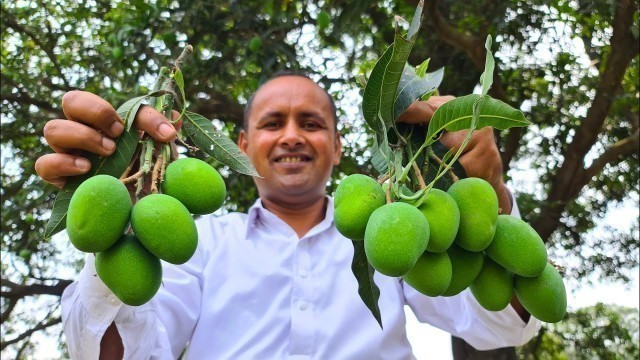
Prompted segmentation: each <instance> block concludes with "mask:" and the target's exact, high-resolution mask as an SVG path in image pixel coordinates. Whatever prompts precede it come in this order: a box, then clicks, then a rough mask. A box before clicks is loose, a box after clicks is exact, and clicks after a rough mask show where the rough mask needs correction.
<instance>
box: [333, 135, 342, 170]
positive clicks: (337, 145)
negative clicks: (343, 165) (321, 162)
mask: <svg viewBox="0 0 640 360" xmlns="http://www.w3.org/2000/svg"><path fill="white" fill-rule="evenodd" d="M334 141H335V146H334V147H335V150H334V154H333V155H334V158H333V165H338V164H340V158H341V157H342V141H341V140H340V131H336V139H335V140H334Z"/></svg>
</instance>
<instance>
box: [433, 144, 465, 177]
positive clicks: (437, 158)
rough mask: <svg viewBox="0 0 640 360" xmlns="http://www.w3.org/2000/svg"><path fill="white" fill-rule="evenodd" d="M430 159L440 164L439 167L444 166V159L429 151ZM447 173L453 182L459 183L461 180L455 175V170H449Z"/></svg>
mask: <svg viewBox="0 0 640 360" xmlns="http://www.w3.org/2000/svg"><path fill="white" fill-rule="evenodd" d="M429 157H430V158H431V159H432V160H434V161H435V162H437V163H438V166H440V165H442V159H440V158H439V157H438V155H436V153H434V152H433V151H429ZM447 172H448V173H449V176H450V177H451V180H452V181H453V182H457V181H458V180H460V178H458V176H457V175H456V174H454V172H453V169H452V168H449V170H447Z"/></svg>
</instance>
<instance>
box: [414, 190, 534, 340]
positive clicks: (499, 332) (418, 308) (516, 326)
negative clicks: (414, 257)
mask: <svg viewBox="0 0 640 360" xmlns="http://www.w3.org/2000/svg"><path fill="white" fill-rule="evenodd" d="M509 196H510V197H511V205H512V209H511V215H513V216H517V217H520V209H519V208H518V204H517V203H516V201H515V199H514V197H513V194H512V193H511V192H509ZM402 284H403V286H404V294H405V299H406V301H407V304H408V305H409V307H410V308H411V309H412V310H413V312H414V314H415V315H416V318H417V319H418V321H420V322H426V323H429V324H431V325H433V326H435V327H437V328H439V329H442V330H444V331H446V332H448V333H450V334H452V335H454V336H457V337H460V338H462V339H464V340H465V341H466V342H468V343H469V344H471V346H473V347H474V348H476V349H478V350H489V349H496V348H501V347H506V346H520V345H523V344H525V343H527V342H528V341H529V340H530V339H531V338H533V336H535V334H536V333H537V332H538V331H539V330H540V327H541V323H540V320H538V319H536V318H534V317H533V316H531V317H530V318H529V322H527V323H525V322H524V321H522V319H521V318H520V316H519V315H518V313H517V312H516V311H515V310H514V309H513V307H512V306H511V305H508V306H507V307H506V308H505V309H503V310H501V311H488V310H486V309H484V308H483V307H482V306H481V305H480V304H479V303H478V301H477V300H476V299H475V298H474V297H473V294H472V293H471V291H470V290H469V289H466V290H464V291H463V292H461V293H460V294H458V295H456V296H452V297H442V296H438V297H429V296H425V295H423V294H421V293H420V292H418V291H416V290H415V289H413V288H412V287H411V286H409V285H407V284H406V283H404V282H403V283H402Z"/></svg>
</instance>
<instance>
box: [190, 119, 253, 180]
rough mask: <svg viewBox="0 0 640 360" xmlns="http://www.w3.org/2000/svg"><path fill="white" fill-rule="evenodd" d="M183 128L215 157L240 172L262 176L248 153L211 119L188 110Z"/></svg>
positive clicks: (198, 144) (196, 143)
mask: <svg viewBox="0 0 640 360" xmlns="http://www.w3.org/2000/svg"><path fill="white" fill-rule="evenodd" d="M182 128H183V129H184V130H185V131H186V132H187V135H188V136H189V138H190V139H191V140H192V141H193V143H194V144H195V145H196V146H197V147H198V148H200V150H202V151H204V152H205V153H207V154H209V155H210V156H212V157H213V158H214V159H216V160H218V161H219V162H221V163H223V164H225V165H227V166H229V167H230V168H231V169H232V170H234V171H237V172H239V173H242V174H246V175H250V176H260V175H259V174H258V172H257V171H256V169H255V168H254V167H253V165H252V164H251V161H249V158H248V157H247V155H245V153H243V152H242V151H240V148H238V145H236V144H235V143H234V142H233V141H231V139H229V138H228V137H227V136H226V135H225V134H223V133H222V132H220V131H218V130H216V129H215V128H214V127H213V124H212V123H211V121H210V120H209V119H207V118H205V117H204V116H202V115H200V114H196V113H193V112H190V111H187V112H185V121H184V123H183V125H182Z"/></svg>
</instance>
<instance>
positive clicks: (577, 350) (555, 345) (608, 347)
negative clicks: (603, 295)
mask: <svg viewBox="0 0 640 360" xmlns="http://www.w3.org/2000/svg"><path fill="white" fill-rule="evenodd" d="M638 336H639V334H638V311H637V309H632V308H626V307H620V306H609V305H604V304H602V303H598V304H596V305H593V306H589V307H586V308H582V309H579V310H577V311H575V312H571V313H569V314H568V315H567V317H566V319H565V320H564V321H562V322H559V323H555V324H545V325H543V327H542V329H541V330H540V332H539V333H538V335H537V336H536V337H535V338H534V339H532V340H531V341H530V342H529V343H527V344H526V345H525V346H523V347H522V348H520V349H519V351H518V353H519V358H520V359H536V360H546V359H549V360H550V359H637V358H638V357H639V356H640V345H639V341H640V338H639V337H638Z"/></svg>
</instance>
